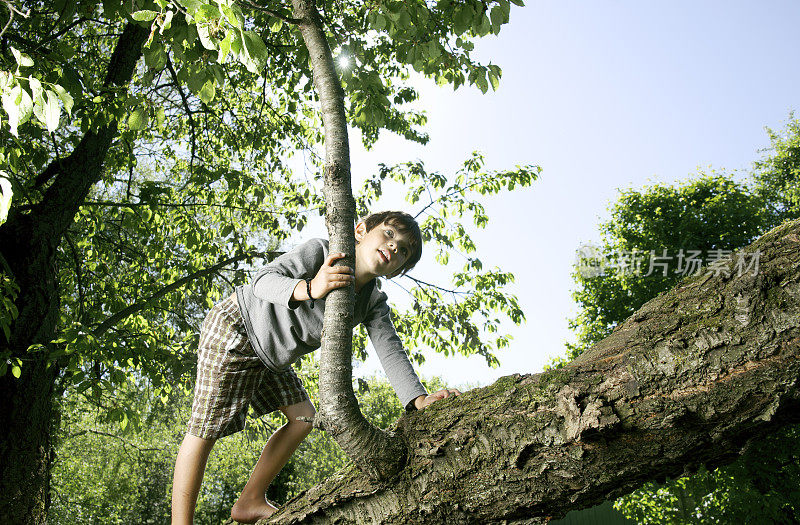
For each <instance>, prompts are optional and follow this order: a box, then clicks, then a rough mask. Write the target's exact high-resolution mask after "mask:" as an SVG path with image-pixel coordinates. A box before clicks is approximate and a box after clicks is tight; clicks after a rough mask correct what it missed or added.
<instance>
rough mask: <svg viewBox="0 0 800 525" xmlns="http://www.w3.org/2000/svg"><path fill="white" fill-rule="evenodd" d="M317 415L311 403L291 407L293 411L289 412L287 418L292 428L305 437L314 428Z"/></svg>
mask: <svg viewBox="0 0 800 525" xmlns="http://www.w3.org/2000/svg"><path fill="white" fill-rule="evenodd" d="M316 414H317V411H316V410H314V405H312V404H311V402H305V403H302V404H299V405H295V406H293V407H291V410H288V411H287V413H286V417H287V418H288V419H289V425H290V426H291V428H292V429H293V430H294V431H296V432H298V433H302V434H303V436H304V437H305V436H307V435H308V434H309V433H310V432H311V430H312V429H313V428H314V424H313V420H314V417H315V416H316Z"/></svg>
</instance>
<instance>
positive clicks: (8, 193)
mask: <svg viewBox="0 0 800 525" xmlns="http://www.w3.org/2000/svg"><path fill="white" fill-rule="evenodd" d="M13 195H14V191H13V190H12V188H11V182H10V181H9V180H8V174H7V173H6V172H5V171H0V224H3V223H4V222H5V221H6V218H7V217H8V210H10V209H11V197H13ZM12 306H13V304H12ZM12 319H13V317H12ZM3 328H4V329H5V330H6V331H7V330H8V327H7V326H6V325H5V324H3ZM9 337H10V335H9V334H8V333H6V339H7V340H8V339H9ZM0 375H2V374H0Z"/></svg>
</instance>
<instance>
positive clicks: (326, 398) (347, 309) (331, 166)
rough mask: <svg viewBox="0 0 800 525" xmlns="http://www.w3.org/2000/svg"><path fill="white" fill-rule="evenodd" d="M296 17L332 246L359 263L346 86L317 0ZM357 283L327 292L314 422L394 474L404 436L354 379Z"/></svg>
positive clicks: (299, 7)
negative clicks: (363, 406) (318, 116)
mask: <svg viewBox="0 0 800 525" xmlns="http://www.w3.org/2000/svg"><path fill="white" fill-rule="evenodd" d="M292 6H293V8H294V16H295V18H296V19H297V20H298V21H299V22H298V25H299V27H300V31H301V33H302V35H303V40H304V42H305V44H306V47H307V48H308V52H309V56H310V57H311V65H312V70H313V75H314V88H315V89H316V91H317V94H318V95H319V98H320V102H321V106H322V121H323V124H324V126H325V171H324V175H325V179H324V182H325V187H324V193H325V205H326V208H325V214H326V217H325V218H326V223H327V227H328V237H329V242H330V245H329V246H330V251H331V252H341V253H345V254H347V257H346V258H345V259H342V260H340V261H338V263H337V264H345V265H348V266H350V267H353V268H354V267H355V235H354V226H355V201H354V199H353V192H352V188H351V183H350V150H349V146H348V140H347V121H346V118H345V111H344V93H343V91H342V85H341V83H340V81H339V76H338V75H337V73H336V70H335V68H334V64H333V57H332V56H331V50H330V47H329V46H328V42H327V40H326V38H325V33H324V31H323V29H322V21H321V20H320V17H319V13H318V12H317V8H316V5H315V3H314V1H313V0H293V1H292ZM354 301H355V295H354V290H353V286H348V287H346V288H340V289H338V290H333V291H332V292H330V293H329V294H328V295H327V297H326V299H325V317H324V319H323V326H322V334H323V337H322V348H321V350H320V372H319V394H320V406H319V413H318V414H317V417H316V418H315V426H317V427H319V428H323V429H324V430H325V431H327V432H328V433H330V434H331V436H332V437H333V438H334V439H335V440H336V442H337V443H338V444H339V446H340V447H342V450H344V452H345V453H346V454H347V455H348V457H350V459H352V460H353V461H354V462H355V463H356V464H357V465H358V466H359V467H360V468H361V469H362V471H364V472H365V473H367V474H368V475H369V476H371V477H373V478H375V479H380V478H385V477H387V476H391V475H393V474H394V473H396V472H397V471H398V470H399V469H400V468H401V467H402V464H403V461H404V460H405V455H406V454H405V447H404V446H403V443H402V442H401V441H400V440H398V439H396V438H394V437H393V436H391V435H389V434H387V433H385V432H383V431H381V430H380V429H377V428H375V427H374V426H372V425H371V424H370V423H369V422H368V421H367V420H366V419H365V418H364V416H363V415H362V414H361V410H360V409H359V407H358V402H357V401H356V397H355V394H354V393H353V383H352V381H353V378H352V375H353V374H352V372H353V371H352V359H353V356H352V349H353V330H352V328H351V327H352V326H353V304H354Z"/></svg>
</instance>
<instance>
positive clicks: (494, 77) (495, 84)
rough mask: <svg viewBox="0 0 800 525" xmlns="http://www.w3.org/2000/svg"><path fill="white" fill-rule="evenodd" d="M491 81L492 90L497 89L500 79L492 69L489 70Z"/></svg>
mask: <svg viewBox="0 0 800 525" xmlns="http://www.w3.org/2000/svg"><path fill="white" fill-rule="evenodd" d="M489 83H490V84H491V85H492V91H497V89H498V88H499V87H500V79H499V78H497V75H495V74H494V72H492V71H489Z"/></svg>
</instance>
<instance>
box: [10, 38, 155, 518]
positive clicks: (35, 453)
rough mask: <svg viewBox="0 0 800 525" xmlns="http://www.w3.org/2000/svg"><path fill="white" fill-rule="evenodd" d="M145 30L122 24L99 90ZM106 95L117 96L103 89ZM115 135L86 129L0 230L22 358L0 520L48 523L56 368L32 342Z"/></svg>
mask: <svg viewBox="0 0 800 525" xmlns="http://www.w3.org/2000/svg"><path fill="white" fill-rule="evenodd" d="M146 38H147V30H146V29H144V28H142V27H139V26H137V25H128V26H127V27H126V28H125V30H124V31H123V33H122V35H121V36H120V38H119V40H118V41H117V45H116V47H115V49H114V52H113V54H112V56H111V60H110V61H109V65H108V68H107V71H106V78H105V83H104V86H106V87H109V88H111V87H119V86H125V85H127V83H128V82H129V81H130V79H131V77H132V75H133V72H134V70H135V67H136V62H137V61H138V60H139V57H140V56H141V53H142V45H143V44H144V42H145V40H146ZM106 96H108V97H114V96H116V95H115V94H114V91H113V90H109V92H108V93H107V95H106ZM116 135H117V124H116V122H114V121H112V122H111V123H109V124H108V125H105V126H103V127H101V128H99V129H97V130H95V131H90V132H87V133H86V135H84V136H83V138H82V139H81V141H80V142H79V144H78V145H77V146H76V147H75V149H74V150H73V151H72V153H71V154H70V155H69V156H67V157H65V158H61V159H57V160H55V161H54V162H53V163H52V164H50V165H49V166H48V167H47V168H46V169H45V170H44V171H43V172H42V174H41V175H40V176H39V177H37V182H38V183H40V184H46V183H48V182H50V181H52V182H51V183H50V186H49V187H48V188H47V191H45V193H44V196H43V198H42V200H41V201H40V202H39V203H37V204H36V205H34V206H33V207H32V208H31V209H30V210H29V211H20V209H19V208H16V207H15V208H12V210H11V213H10V215H9V217H8V221H7V222H5V223H4V224H3V225H2V226H0V256H2V257H3V259H5V261H6V262H7V264H8V266H9V267H10V269H11V272H12V273H13V277H14V279H15V281H16V283H17V285H18V286H19V288H20V292H19V297H18V299H17V301H16V305H17V307H18V309H19V316H18V317H17V319H16V320H15V322H14V324H13V325H12V327H11V341H10V345H9V347H10V349H11V351H12V355H13V356H14V357H19V358H21V359H22V360H23V366H22V375H21V376H20V377H19V379H17V378H15V377H13V376H12V375H11V374H6V375H4V376H3V377H0V516H2V517H3V520H4V523H31V524H34V523H35V524H39V523H44V522H46V520H47V505H48V485H49V470H50V453H51V439H50V436H51V429H52V424H53V417H54V414H53V411H52V401H53V400H52V394H53V386H54V382H55V379H56V374H57V368H56V367H55V366H49V367H48V366H47V358H46V355H44V354H43V353H42V352H36V353H28V352H27V349H28V347H30V346H31V345H33V344H37V343H38V344H45V345H46V344H48V343H49V342H50V341H51V340H52V339H53V338H54V337H55V328H56V323H57V322H58V315H59V289H58V274H57V270H56V267H55V253H56V249H57V248H58V246H59V244H60V243H61V240H62V238H63V235H64V232H66V230H67V229H68V228H69V226H70V225H71V224H72V222H73V221H74V217H75V214H76V213H77V211H78V208H79V207H80V205H81V204H82V203H83V201H84V199H85V198H86V195H87V193H88V191H89V189H90V188H91V186H92V185H94V184H95V183H96V182H97V181H98V180H100V176H101V169H102V165H103V162H104V160H105V157H106V153H107V152H108V149H109V147H110V146H111V142H112V141H113V140H114V137H116Z"/></svg>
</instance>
